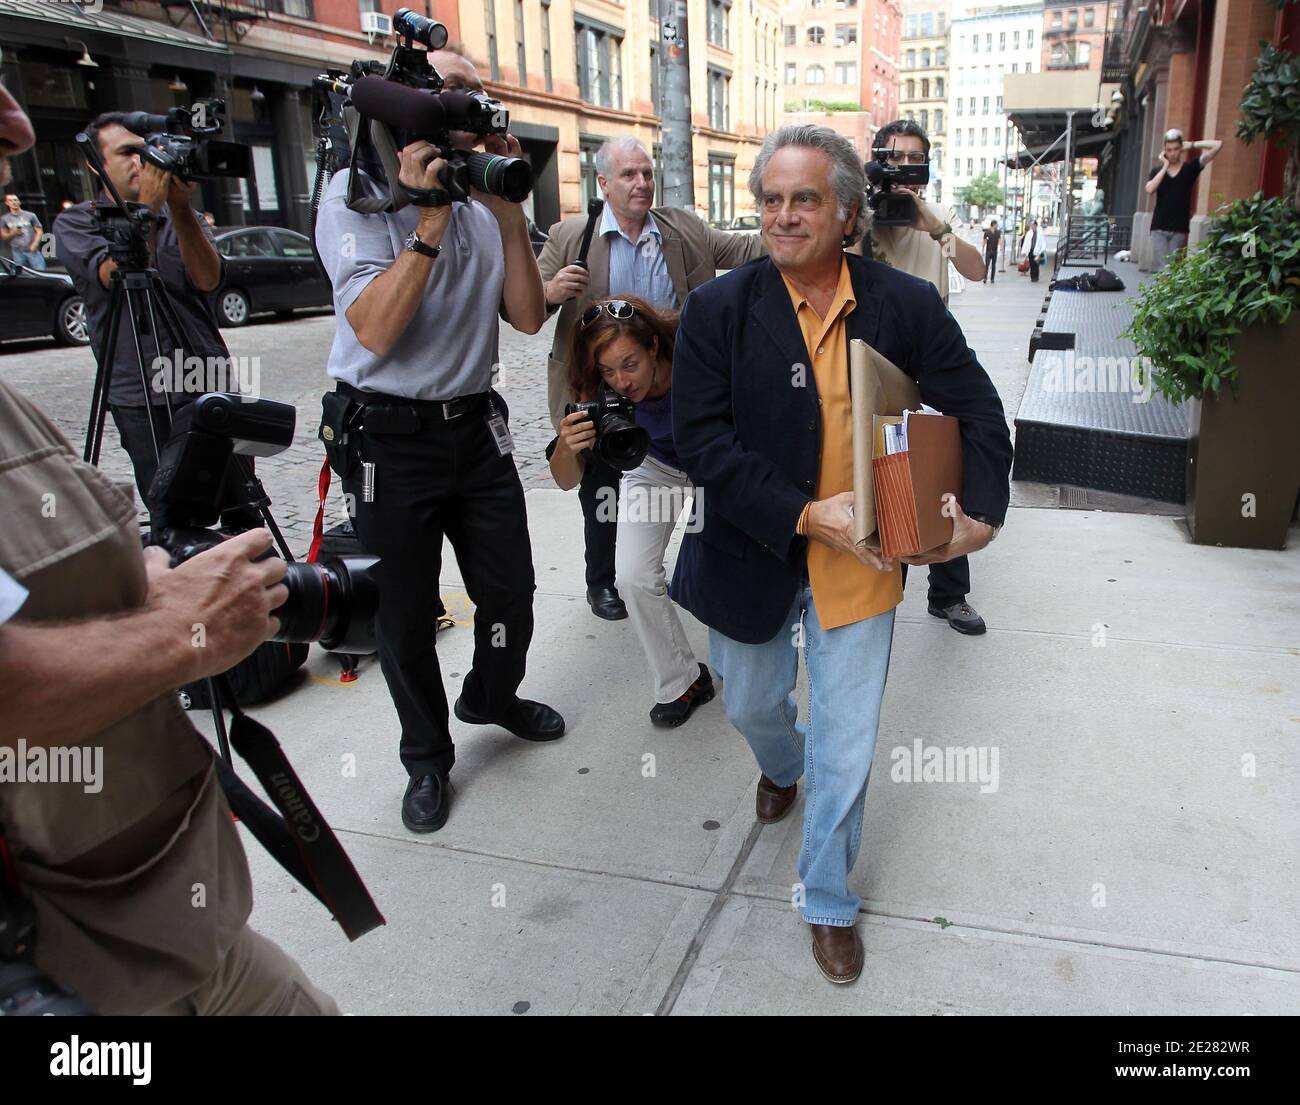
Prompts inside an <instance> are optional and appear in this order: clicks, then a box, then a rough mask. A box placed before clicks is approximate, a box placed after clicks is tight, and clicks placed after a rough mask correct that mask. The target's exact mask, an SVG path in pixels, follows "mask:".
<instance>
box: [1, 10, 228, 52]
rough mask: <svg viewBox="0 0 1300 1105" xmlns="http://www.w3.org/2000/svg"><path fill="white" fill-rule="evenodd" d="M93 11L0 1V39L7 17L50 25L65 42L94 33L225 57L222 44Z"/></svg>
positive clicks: (162, 25)
mask: <svg viewBox="0 0 1300 1105" xmlns="http://www.w3.org/2000/svg"><path fill="white" fill-rule="evenodd" d="M93 7H94V5H93V4H91V5H87V7H86V8H84V9H83V7H82V5H81V4H77V3H72V2H71V0H0V39H3V38H6V37H8V36H6V35H5V34H4V31H3V27H4V24H3V22H2V21H3V19H4V18H5V17H6V16H8V17H12V18H16V19H30V20H33V21H34V22H37V23H49V24H52V25H53V26H52V27H51V30H52V31H53V30H54V29H55V28H58V30H59V31H60V32H61V34H62V35H63V36H64V37H67V38H79V37H84V35H85V34H87V33H91V34H93V33H95V32H98V33H100V34H108V35H116V36H118V37H121V38H134V39H139V40H140V41H142V42H152V43H155V44H157V45H160V46H172V47H178V48H180V49H186V50H199V51H202V52H204V53H208V54H226V53H229V51H228V50H227V49H226V47H225V46H224V45H223V44H222V43H220V42H214V41H213V40H212V39H210V38H205V37H204V36H203V35H200V34H195V33H194V32H193V31H186V30H182V29H181V28H180V27H173V26H171V24H169V23H167V22H165V21H162V22H156V21H154V20H152V19H142V18H140V17H139V16H135V15H127V14H126V13H125V12H118V11H109V10H108V9H107V8H101V10H100V11H97V12H96V11H92V10H90V9H91V8H93Z"/></svg>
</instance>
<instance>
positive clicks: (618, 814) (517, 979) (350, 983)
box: [196, 289, 1300, 1014]
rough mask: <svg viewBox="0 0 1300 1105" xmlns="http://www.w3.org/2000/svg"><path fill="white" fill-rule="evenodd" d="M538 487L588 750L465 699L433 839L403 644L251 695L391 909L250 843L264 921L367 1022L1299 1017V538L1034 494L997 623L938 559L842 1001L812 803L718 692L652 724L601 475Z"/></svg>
mask: <svg viewBox="0 0 1300 1105" xmlns="http://www.w3.org/2000/svg"><path fill="white" fill-rule="evenodd" d="M1036 290H1037V289H1035V291H1036ZM1021 294H1024V290H1022V291H1021ZM972 298H973V297H972ZM1022 356H1023V354H1022ZM528 505H529V514H530V526H531V531H532V536H533V545H534V558H535V561H536V566H537V579H538V593H537V600H536V615H537V630H536V634H535V637H534V641H533V646H532V651H531V654H530V656H531V663H530V669H529V675H528V678H527V680H526V682H525V684H524V687H523V692H524V693H525V694H526V695H527V696H529V697H532V698H538V699H541V700H543V701H547V702H550V703H552V704H553V705H555V706H556V707H557V708H558V709H560V711H561V712H562V713H563V714H564V715H565V717H566V719H567V721H568V725H569V731H568V735H567V736H566V737H565V739H564V740H562V741H560V742H557V743H556V744H553V745H542V746H537V745H530V744H527V743H525V742H522V741H519V740H517V739H515V738H513V737H511V736H509V735H508V734H506V733H505V732H503V731H501V730H496V729H492V728H479V727H470V726H465V725H463V724H461V723H459V722H457V721H455V720H454V719H453V722H452V725H453V733H454V735H455V737H456V740H457V745H458V755H459V761H458V763H457V765H456V768H455V770H454V772H453V775H452V780H453V783H454V785H455V787H456V802H455V805H454V806H453V810H452V815H451V819H450V821H449V822H448V824H447V825H446V827H445V828H444V829H443V830H442V831H441V832H439V833H437V834H434V835H433V836H426V837H418V836H414V835H412V834H410V833H408V832H407V831H406V830H405V829H404V828H403V827H402V825H401V822H400V819H399V804H400V799H401V794H402V789H403V786H404V783H405V775H404V772H403V771H402V768H401V766H400V764H399V763H398V759H397V741H398V730H397V722H396V718H395V715H394V712H393V709H392V706H391V703H390V701H389V698H388V694H387V691H386V688H385V685H384V681H383V677H382V675H381V674H380V672H379V669H378V666H377V664H375V663H374V662H368V663H367V664H366V665H365V666H364V667H363V669H362V670H363V674H362V678H361V679H360V681H359V682H357V683H354V684H351V685H343V684H341V683H339V682H338V681H337V678H336V677H337V674H338V667H337V664H336V663H335V662H334V661H333V660H332V659H331V658H330V657H328V656H327V655H326V654H324V653H321V652H320V651H319V650H313V654H312V657H311V660H310V662H309V665H308V671H309V673H310V674H309V676H308V678H307V680H306V682H305V683H304V684H303V685H302V686H300V687H299V688H298V689H296V690H294V691H293V692H292V693H289V694H287V695H285V696H283V697H282V698H280V699H279V700H278V701H276V702H274V703H269V704H266V705H264V706H261V707H258V708H256V709H255V710H254V711H253V712H254V713H255V715H256V716H257V717H258V718H260V719H261V720H262V721H264V722H265V723H266V724H268V725H269V726H270V727H271V728H272V729H273V730H274V731H275V733H276V734H277V735H278V736H279V738H280V740H281V741H282V742H283V744H284V746H285V748H286V750H287V752H288V753H289V755H290V757H291V759H292V760H293V762H294V764H295V766H296V767H297V769H298V771H299V773H300V774H301V776H302V778H303V780H304V782H305V783H306V784H307V785H308V787H309V788H310V790H311V792H312V794H313V795H314V796H315V797H316V799H317V801H318V803H319V804H320V806H321V808H322V810H323V811H324V813H325V815H326V816H327V818H329V820H330V821H331V822H332V824H333V825H334V826H335V828H336V829H337V830H338V831H339V835H340V838H341V839H342V841H343V843H344V845H345V847H346V848H347V849H348V850H349V852H350V853H351V855H352V857H353V859H354V861H355V862H356V865H357V867H358V869H359V870H360V871H361V873H362V875H363V877H364V878H365V879H366V881H367V883H368V884H369V886H370V889H371V891H372V893H373V894H374V897H375V899H376V900H377V902H378V903H379V906H380V908H381V909H382V910H383V912H384V913H385V914H386V916H387V918H388V925H387V927H386V928H384V929H381V930H378V931H376V932H373V933H371V934H370V935H368V936H366V937H364V938H363V939H361V940H360V941H358V942H357V943H356V944H355V945H349V944H348V943H347V941H346V940H345V938H344V937H343V936H342V934H341V932H340V930H339V929H338V928H337V927H336V926H335V925H334V924H333V922H332V921H331V920H330V918H329V917H328V915H327V914H326V912H325V911H324V910H323V909H322V908H321V907H320V906H319V905H318V904H317V903H316V902H315V901H314V900H312V899H311V898H310V897H309V896H308V895H307V894H306V893H305V892H303V891H301V890H300V889H298V888H297V887H296V885H295V884H293V883H292V881H291V880H290V879H289V877H288V876H287V875H285V874H284V872H283V871H281V870H280V868H279V867H277V866H276V865H275V864H274V862H273V861H271V860H270V859H269V858H268V857H267V856H266V855H265V854H264V853H263V852H262V851H261V849H260V848H259V847H258V845H257V844H256V843H255V842H253V841H252V840H251V839H250V840H248V850H249V855H250V858H251V862H252V865H253V869H254V882H255V885H256V888H257V904H256V907H255V911H254V915H253V923H254V925H255V926H256V927H257V928H258V929H259V930H260V931H262V932H264V933H265V934H266V935H268V936H270V937H272V938H273V939H275V940H277V941H279V942H280V943H281V944H282V945H283V946H284V947H285V948H286V949H288V950H289V951H290V952H291V953H293V954H294V955H295V956H296V957H297V958H298V959H299V960H300V961H301V962H302V963H303V965H304V967H305V968H306V969H307V971H308V973H309V974H310V975H311V976H312V977H313V978H314V979H315V980H316V981H317V982H318V983H320V984H321V985H323V986H324V987H325V988H326V989H328V990H330V991H331V992H332V993H333V994H334V995H335V996H336V997H337V998H338V1000H339V1002H340V1004H341V1005H342V1007H343V1008H344V1009H345V1010H346V1011H348V1012H352V1013H394V1014H425V1013H509V1012H512V1011H513V1012H515V1013H522V1012H531V1013H544V1014H559V1013H918V1014H936V1013H1017V1014H1047V1013H1072V1014H1097V1013H1118V1014H1125V1013H1132V1014H1152V1013H1184V1012H1186V1013H1231V1014H1277V1013H1292V1014H1294V1013H1297V1012H1300V946H1298V945H1297V941H1296V932H1297V930H1298V929H1300V924H1298V922H1300V917H1298V916H1297V903H1298V902H1300V871H1298V870H1297V865H1296V856H1297V854H1298V852H1297V845H1300V783H1297V777H1296V772H1295V770H1294V759H1295V749H1296V738H1297V736H1298V735H1300V678H1298V675H1300V648H1298V647H1297V645H1300V639H1298V638H1300V634H1298V633H1297V626H1300V542H1297V541H1293V542H1292V548H1291V549H1290V550H1289V551H1287V552H1284V553H1266V552H1245V551H1240V550H1230V549H1212V548H1201V547H1197V546H1193V545H1191V544H1189V543H1188V542H1187V539H1186V536H1185V533H1184V531H1183V529H1182V526H1181V522H1180V521H1178V520H1175V519H1171V518H1158V517H1145V516H1140V515H1124V514H1102V513H1097V512H1085V511H1061V510H1040V509H1028V508H1016V509H1013V510H1012V512H1011V514H1010V516H1009V518H1008V521H1007V525H1006V528H1005V530H1004V531H1003V533H1002V535H1001V536H1000V537H999V539H998V541H997V543H996V544H995V545H993V546H992V547H991V548H990V549H988V550H986V551H985V552H983V553H981V554H980V555H979V556H978V557H977V558H976V559H975V562H974V570H975V575H976V587H977V593H978V606H979V608H980V610H981V612H982V613H984V615H985V617H986V618H987V620H988V622H989V625H990V632H989V633H988V634H987V635H986V636H984V637H981V638H966V637H962V636H960V635H958V634H956V633H954V632H952V631H951V630H950V629H949V628H948V627H947V626H946V625H945V624H944V623H942V622H940V621H938V620H937V619H934V618H932V617H929V616H928V615H927V613H926V609H925V594H924V590H925V588H924V582H923V580H921V579H919V578H914V579H913V580H912V585H911V587H910V588H909V592H908V596H907V599H906V601H905V603H904V605H903V606H902V607H901V608H900V611H899V618H898V623H897V628H896V633H895V640H894V653H893V662H892V669H891V676H890V680H889V685H888V690H887V692H886V696H885V707H884V715H883V720H882V724H881V731H880V736H879V739H878V742H877V745H876V753H875V763H874V769H873V772H872V778H871V784H870V788H869V792H868V797H867V808H866V818H865V824H864V829H863V838H862V839H863V844H862V851H861V856H860V859H859V862H858V865H857V868H856V871H855V873H854V888H855V890H856V891H857V892H858V893H860V894H861V895H862V897H863V899H864V907H863V908H864V914H865V915H864V917H863V919H862V921H861V924H860V930H861V932H862V935H863V939H864V941H865V944H866V950H867V960H866V968H865V971H864V973H863V977H862V978H861V980H859V982H858V983H857V984H856V985H853V986H849V987H833V986H831V985H829V984H828V983H826V982H825V981H824V980H823V979H822V978H821V976H820V975H819V974H818V972H817V970H816V967H815V966H814V963H813V960H812V956H811V953H810V950H809V938H808V934H807V931H806V929H805V927H804V926H803V924H802V923H801V922H800V920H799V918H798V915H797V914H796V913H795V911H794V910H793V909H792V907H791V905H790V896H791V888H792V884H793V883H794V882H795V878H796V875H795V859H796V855H797V852H798V847H799V843H800V833H801V824H802V819H801V811H802V797H801V800H800V805H799V807H798V808H797V809H796V811H795V814H794V815H793V816H791V817H790V818H788V819H787V820H786V821H785V822H784V823H782V824H780V825H775V826H769V827H766V828H763V829H762V830H761V831H760V830H759V827H758V826H757V825H756V824H755V822H754V817H753V794H754V785H755V782H756V780H757V777H758V776H757V770H756V769H755V767H754V763H753V759H752V757H751V755H750V753H749V751H748V749H747V747H746V746H745V744H744V742H743V740H742V739H741V738H740V736H739V735H738V734H737V733H736V732H735V731H734V730H733V729H732V728H731V727H730V726H729V725H728V724H727V721H726V718H725V716H724V712H723V706H722V703H721V701H720V700H718V701H715V702H714V703H712V704H710V705H708V706H705V707H703V708H702V709H701V710H700V711H699V712H698V713H697V714H696V715H695V716H694V718H693V719H692V720H691V721H690V722H689V723H688V724H687V725H686V726H684V727H683V728H681V729H678V730H670V731H661V730H657V729H654V728H653V727H651V725H650V724H649V720H648V717H647V713H648V710H649V708H650V705H651V695H650V691H649V683H648V679H647V676H646V674H645V668H644V661H643V658H642V655H641V651H640V648H639V646H638V645H637V642H636V639H635V637H634V635H633V633H632V631H631V629H630V627H629V625H628V623H627V622H618V623H608V622H602V621H598V620H597V619H595V618H593V617H592V616H591V614H590V613H589V612H588V610H587V607H586V604H585V602H584V600H583V594H584V589H583V580H582V567H581V548H582V530H581V518H580V513H579V509H578V503H577V500H576V497H574V496H572V495H565V494H563V493H561V492H558V491H548V490H533V491H530V492H529V493H528ZM443 592H444V595H446V596H447V599H448V605H449V608H450V609H451V610H452V612H453V613H454V614H458V620H459V624H458V625H457V626H456V627H455V628H454V629H451V630H449V631H447V632H446V633H444V634H443V635H442V636H441V637H440V638H439V651H440V654H441V657H442V662H443V670H444V673H445V674H446V676H447V684H448V688H449V691H450V693H451V694H453V695H454V693H455V689H456V688H457V687H458V686H459V681H460V676H461V675H462V674H463V673H464V671H465V670H466V665H467V664H468V661H469V656H470V650H471V645H472V640H471V633H470V630H469V628H468V600H467V599H466V598H465V596H464V594H463V588H462V586H461V584H460V583H459V582H458V576H457V574H456V568H455V560H454V558H453V557H452V556H451V554H450V551H448V555H447V558H446V569H445V573H444V585H443ZM687 632H688V634H689V636H690V638H691V640H692V642H693V643H694V644H695V646H696V648H697V650H698V652H699V654H700V655H701V656H705V655H706V654H707V643H706V634H705V632H704V630H703V627H701V626H700V625H698V624H697V623H694V622H690V621H689V620H688V625H687ZM204 720H205V719H204V718H203V717H202V716H197V715H196V721H198V722H199V723H200V724H203V723H204ZM915 741H922V742H924V745H926V746H931V745H938V746H963V747H979V748H985V749H987V750H988V753H989V754H990V755H991V754H992V752H993V750H996V753H997V757H998V759H997V767H998V771H997V780H996V789H992V788H991V787H984V788H981V785H980V783H978V782H967V783H958V782H949V783H946V784H945V783H926V782H900V781H894V780H893V779H892V778H891V769H893V768H894V764H895V761H896V759H898V758H899V757H900V756H904V755H905V756H906V757H907V758H908V759H910V758H911V755H912V752H913V742H915ZM895 750H899V751H898V752H897V754H895ZM353 763H354V764H355V771H354V772H353V771H352V770H351V765H352V764H353ZM982 789H983V790H985V791H988V792H987V793H982V792H981V790H982Z"/></svg>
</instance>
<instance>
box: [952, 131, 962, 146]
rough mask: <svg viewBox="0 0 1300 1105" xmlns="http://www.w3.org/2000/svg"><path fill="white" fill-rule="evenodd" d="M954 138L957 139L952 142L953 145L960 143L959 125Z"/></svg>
mask: <svg viewBox="0 0 1300 1105" xmlns="http://www.w3.org/2000/svg"><path fill="white" fill-rule="evenodd" d="M956 138H957V140H956V141H955V142H954V143H953V145H954V146H960V145H961V128H960V127H958V128H957V131H956Z"/></svg>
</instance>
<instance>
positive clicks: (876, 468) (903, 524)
mask: <svg viewBox="0 0 1300 1105" xmlns="http://www.w3.org/2000/svg"><path fill="white" fill-rule="evenodd" d="M871 467H872V470H873V474H874V476H875V484H876V487H875V492H876V520H877V522H878V523H879V527H880V529H879V534H880V551H881V553H883V554H884V555H885V556H897V555H898V554H899V552H900V551H901V552H906V551H907V548H906V546H907V544H908V532H909V530H910V528H911V526H910V524H909V522H910V520H909V518H908V515H909V514H910V513H911V512H912V510H913V505H912V497H911V493H910V491H909V490H907V487H908V481H907V476H906V473H907V454H906V453H894V454H893V455H892V456H887V457H877V458H876V459H875V460H873V461H872V462H871Z"/></svg>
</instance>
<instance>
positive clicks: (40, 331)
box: [0, 257, 90, 345]
mask: <svg viewBox="0 0 1300 1105" xmlns="http://www.w3.org/2000/svg"><path fill="white" fill-rule="evenodd" d="M48 337H53V338H54V339H55V341H58V342H61V343H62V344H64V345H89V344H90V323H89V320H88V318H87V317H86V305H85V304H84V303H82V301H81V296H79V295H78V294H77V292H76V289H75V288H74V287H73V285H72V277H70V276H68V275H67V273H62V272H37V271H35V270H34V269H29V268H26V267H24V266H22V265H19V264H16V263H15V262H14V261H11V260H10V259H9V258H8V257H0V340H3V341H7V340H9V339H11V338H48Z"/></svg>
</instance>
